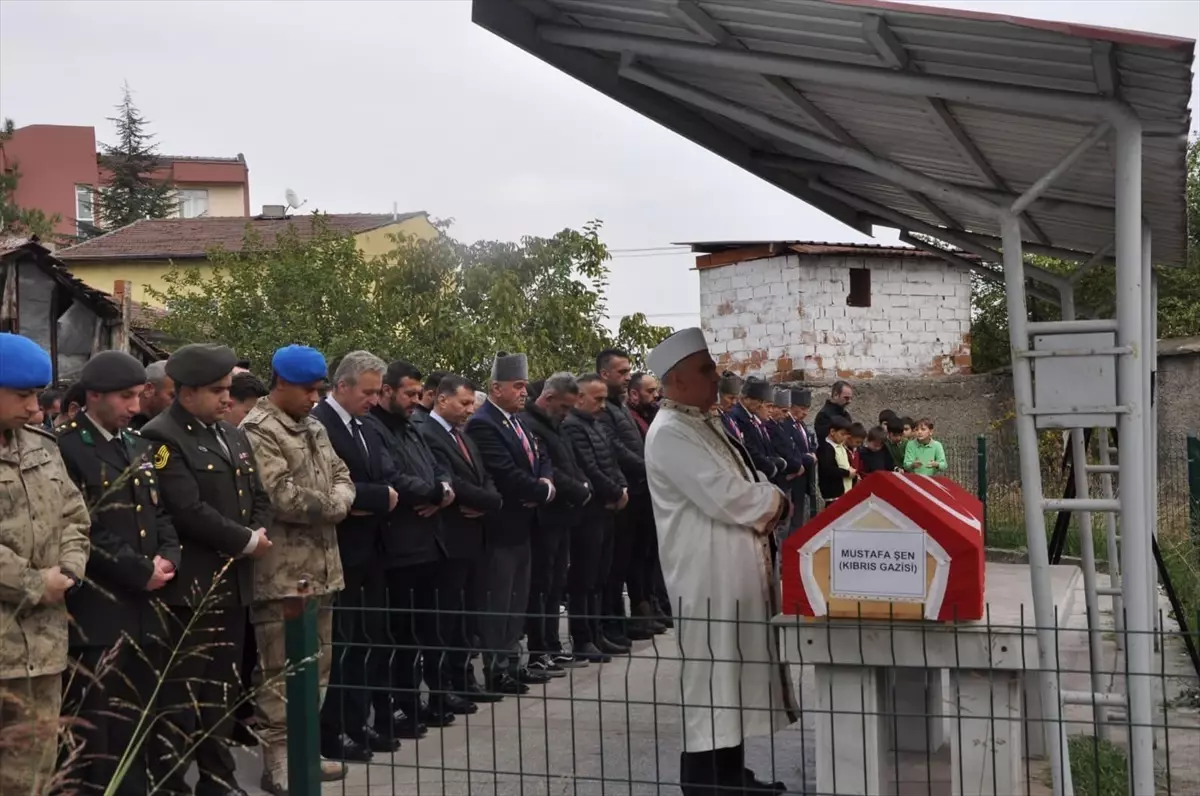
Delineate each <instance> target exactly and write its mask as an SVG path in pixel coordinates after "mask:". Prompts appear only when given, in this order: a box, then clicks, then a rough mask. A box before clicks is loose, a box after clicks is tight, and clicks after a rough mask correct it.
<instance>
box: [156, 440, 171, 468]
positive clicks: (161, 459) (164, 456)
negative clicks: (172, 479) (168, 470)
mask: <svg viewBox="0 0 1200 796" xmlns="http://www.w3.org/2000/svg"><path fill="white" fill-rule="evenodd" d="M170 458H171V451H170V450H169V449H168V448H167V446H166V445H159V446H158V451H157V452H156V453H155V454H154V469H155V470H161V469H162V468H164V467H166V466H167V460H168V459H170Z"/></svg>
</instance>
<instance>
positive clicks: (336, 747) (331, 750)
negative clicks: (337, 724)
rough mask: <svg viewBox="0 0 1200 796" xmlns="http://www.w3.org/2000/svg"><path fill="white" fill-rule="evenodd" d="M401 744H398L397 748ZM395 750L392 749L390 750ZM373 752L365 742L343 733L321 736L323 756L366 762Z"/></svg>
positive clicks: (350, 761) (331, 758)
mask: <svg viewBox="0 0 1200 796" xmlns="http://www.w3.org/2000/svg"><path fill="white" fill-rule="evenodd" d="M399 748H400V744H396V749H399ZM388 751H389V752H390V751H393V750H391V749H389V750H388ZM372 756H373V753H372V752H371V750H370V749H369V748H368V747H367V745H366V744H365V743H362V742H360V741H357V740H355V739H354V738H351V737H350V736H349V735H346V734H342V735H337V736H333V737H329V738H321V757H325V758H328V759H330V760H342V761H344V762H347V763H366V762H368V761H369V760H370V759H371V757H372Z"/></svg>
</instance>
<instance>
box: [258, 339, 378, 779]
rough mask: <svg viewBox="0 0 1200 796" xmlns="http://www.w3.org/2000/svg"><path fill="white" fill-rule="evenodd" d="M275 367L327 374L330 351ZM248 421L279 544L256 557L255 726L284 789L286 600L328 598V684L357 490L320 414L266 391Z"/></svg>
mask: <svg viewBox="0 0 1200 796" xmlns="http://www.w3.org/2000/svg"><path fill="white" fill-rule="evenodd" d="M318 360H319V362H318ZM272 369H273V370H274V371H275V372H276V374H277V376H278V377H279V378H280V379H282V380H284V381H287V382H290V383H293V384H311V383H313V382H316V381H320V380H323V379H324V378H325V359H324V357H322V356H321V355H320V353H318V352H317V351H315V350H313V349H311V348H307V347H304V346H288V347H286V348H283V349H280V351H278V352H276V355H275V358H274V360H273V361H272ZM241 428H242V430H243V431H245V433H246V436H247V437H248V438H249V440H250V444H251V446H252V447H253V448H254V455H255V458H256V460H257V461H258V468H259V469H258V473H259V477H260V480H261V482H262V485H263V488H264V489H265V491H266V493H267V495H268V496H269V497H270V500H271V508H272V513H273V516H272V520H271V524H270V525H269V526H268V529H267V536H268V538H269V539H270V540H271V542H272V547H271V549H270V551H269V552H268V553H267V554H266V555H265V556H264V557H262V558H260V559H257V560H256V561H254V567H253V569H254V586H253V604H252V606H251V608H250V621H251V623H252V624H253V625H254V633H255V637H256V640H257V642H258V651H259V663H258V670H257V673H256V677H255V680H256V683H258V684H259V688H258V690H257V691H256V693H255V703H256V705H257V712H258V724H257V727H256V730H257V734H258V737H259V738H260V739H261V741H262V747H263V783H262V786H263V790H266V791H268V792H271V793H282V792H286V788H287V766H286V762H287V703H286V701H285V696H286V695H285V693H284V692H285V682H284V673H285V671H286V669H287V651H286V648H285V646H284V625H283V621H284V606H285V604H286V601H287V600H288V598H293V597H299V596H304V597H314V598H316V599H317V600H318V601H319V603H320V606H319V610H318V612H317V639H318V642H319V649H320V651H321V654H320V657H319V658H318V663H317V676H318V679H319V682H320V687H321V691H322V692H324V690H325V687H326V686H327V685H328V683H329V667H330V664H331V662H332V660H333V654H332V647H331V645H332V643H333V614H332V611H331V610H330V607H331V605H332V602H333V595H334V594H336V593H337V592H339V591H341V590H342V588H343V587H344V586H345V578H344V577H343V575H342V561H341V556H340V554H339V552H338V542H337V524H338V523H339V522H341V521H342V520H343V519H345V517H346V515H347V514H349V512H350V506H351V504H352V503H353V502H354V495H355V491H354V484H353V483H352V482H351V480H350V470H349V469H348V468H347V467H346V464H345V462H343V461H342V460H341V459H339V458H338V456H337V454H336V453H334V451H333V445H332V444H331V443H330V442H329V434H328V433H327V432H326V431H325V427H324V426H323V425H322V424H321V422H320V421H319V420H317V419H316V418H314V417H312V416H310V415H305V416H304V417H302V418H300V419H296V418H293V417H291V416H289V415H288V414H287V413H286V412H284V411H283V410H282V409H280V408H279V407H278V406H276V405H275V404H274V403H273V402H272V401H271V398H270V396H266V397H263V398H260V399H259V400H258V403H257V405H256V406H255V407H254V408H253V409H251V410H250V413H249V414H247V415H246V418H245V420H243V421H242V426H241ZM342 770H343V768H342V766H341V764H332V763H325V764H323V765H322V772H323V773H324V774H325V776H327V777H332V776H336V775H337V774H340V773H341V772H342Z"/></svg>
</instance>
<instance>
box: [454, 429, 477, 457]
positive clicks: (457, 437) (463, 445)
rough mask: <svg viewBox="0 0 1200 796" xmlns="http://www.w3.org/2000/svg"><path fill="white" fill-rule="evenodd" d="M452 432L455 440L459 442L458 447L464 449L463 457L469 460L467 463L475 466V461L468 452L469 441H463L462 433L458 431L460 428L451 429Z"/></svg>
mask: <svg viewBox="0 0 1200 796" xmlns="http://www.w3.org/2000/svg"><path fill="white" fill-rule="evenodd" d="M450 434H451V435H453V437H454V441H455V442H457V443H458V449H459V450H460V451H462V455H463V458H464V459H466V460H467V464H470V465H472V466H474V464H475V462H473V461H471V454H470V453H468V452H467V443H465V442H463V438H462V434H459V433H458V429H453V428H452V429H450Z"/></svg>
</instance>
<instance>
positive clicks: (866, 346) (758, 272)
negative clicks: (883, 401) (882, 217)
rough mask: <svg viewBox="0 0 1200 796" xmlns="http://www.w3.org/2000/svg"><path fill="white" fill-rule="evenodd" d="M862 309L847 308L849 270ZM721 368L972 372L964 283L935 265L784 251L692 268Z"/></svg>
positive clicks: (955, 272)
mask: <svg viewBox="0 0 1200 796" xmlns="http://www.w3.org/2000/svg"><path fill="white" fill-rule="evenodd" d="M860 268H865V269H869V271H870V306H869V307H858V306H849V305H848V304H847V297H848V296H849V295H850V288H851V274H850V272H851V270H852V269H860ZM700 315H701V323H702V325H703V327H704V331H705V333H706V334H707V336H708V339H709V341H710V349H711V351H712V353H713V356H715V357H717V360H718V363H719V364H720V365H721V366H722V367H723V368H728V369H730V370H733V371H735V372H738V373H741V374H743V375H751V374H754V375H759V376H764V377H767V378H771V379H775V380H790V379H814V380H820V379H832V378H844V379H869V378H873V377H875V376H911V377H920V376H931V375H937V376H944V375H951V374H961V373H969V372H970V369H971V349H970V328H971V281H970V276H969V275H968V274H967V273H965V272H964V271H961V270H959V269H956V268H954V267H952V266H949V265H947V264H945V263H943V262H941V261H940V260H936V259H926V258H917V257H890V258H889V257H877V256H876V257H872V256H866V257H840V256H814V255H798V254H791V255H786V256H779V257H771V258H766V259H761V260H751V261H748V262H740V263H733V264H730V265H724V266H720V267H715V268H708V269H704V270H701V271H700Z"/></svg>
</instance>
